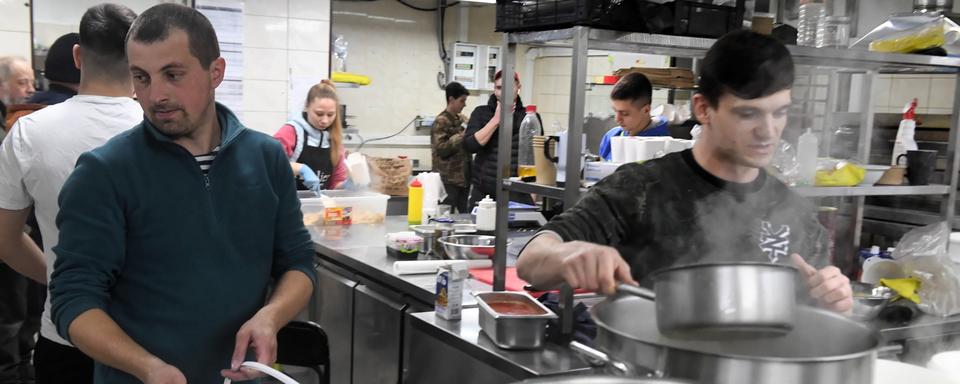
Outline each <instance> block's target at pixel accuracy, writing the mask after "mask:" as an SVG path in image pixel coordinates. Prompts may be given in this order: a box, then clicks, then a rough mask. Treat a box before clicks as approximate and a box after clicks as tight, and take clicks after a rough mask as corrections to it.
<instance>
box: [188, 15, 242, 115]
mask: <svg viewBox="0 0 960 384" xmlns="http://www.w3.org/2000/svg"><path fill="white" fill-rule="evenodd" d="M196 8H197V10H198V11H200V13H203V15H204V16H206V17H207V19H210V24H212V25H213V29H214V30H216V31H217V39H218V40H219V41H220V56H222V57H223V59H224V60H225V61H226V62H227V70H226V73H225V74H224V79H223V83H221V84H220V87H218V88H217V101H218V102H220V103H221V104H223V105H226V106H227V108H230V110H232V111H233V112H234V113H236V114H237V115H241V114H242V113H243V1H242V0H197V1H196Z"/></svg>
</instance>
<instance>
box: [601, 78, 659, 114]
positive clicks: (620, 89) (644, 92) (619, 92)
mask: <svg viewBox="0 0 960 384" xmlns="http://www.w3.org/2000/svg"><path fill="white" fill-rule="evenodd" d="M610 98H611V99H614V100H625V101H632V102H633V103H635V104H637V105H641V106H642V105H646V104H650V100H652V99H653V86H652V85H651V84H650V80H648V79H647V77H646V76H644V75H643V74H642V73H636V72H631V73H628V74H626V75H625V76H623V77H621V78H620V80H617V84H615V85H614V86H613V90H612V91H610Z"/></svg>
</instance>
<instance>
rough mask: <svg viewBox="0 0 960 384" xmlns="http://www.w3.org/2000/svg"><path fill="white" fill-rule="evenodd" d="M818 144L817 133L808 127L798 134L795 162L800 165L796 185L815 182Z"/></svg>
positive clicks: (810, 184)
mask: <svg viewBox="0 0 960 384" xmlns="http://www.w3.org/2000/svg"><path fill="white" fill-rule="evenodd" d="M819 146H820V144H819V140H817V135H815V134H814V133H813V131H811V130H810V128H807V131H806V132H804V134H802V135H800V141H799V143H798V144H797V162H798V163H799V165H800V167H799V171H800V172H799V175H798V176H799V178H798V180H797V185H802V186H808V187H812V186H814V185H815V184H816V179H817V155H818V154H817V151H818V150H819Z"/></svg>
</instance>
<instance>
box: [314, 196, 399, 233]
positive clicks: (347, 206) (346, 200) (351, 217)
mask: <svg viewBox="0 0 960 384" xmlns="http://www.w3.org/2000/svg"><path fill="white" fill-rule="evenodd" d="M387 200H390V196H387V195H384V194H380V193H376V192H369V191H346V190H342V191H341V190H336V191H320V197H318V198H314V199H301V200H300V209H301V210H302V211H303V222H304V224H307V225H316V224H321V225H348V224H378V223H382V222H383V219H384V218H386V216H387Z"/></svg>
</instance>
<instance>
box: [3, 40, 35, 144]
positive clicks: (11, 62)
mask: <svg viewBox="0 0 960 384" xmlns="http://www.w3.org/2000/svg"><path fill="white" fill-rule="evenodd" d="M33 81H34V76H33V68H30V63H29V62H28V61H27V60H26V59H24V58H22V57H19V56H5V57H0V117H2V118H3V119H2V120H0V127H2V128H3V132H0V140H3V135H4V134H5V133H6V131H7V130H9V129H10V127H7V126H6V125H5V122H6V120H7V106H10V105H14V104H22V103H24V102H26V101H27V99H28V98H30V96H32V95H33V93H34V92H35V91H36V89H34V87H33Z"/></svg>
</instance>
